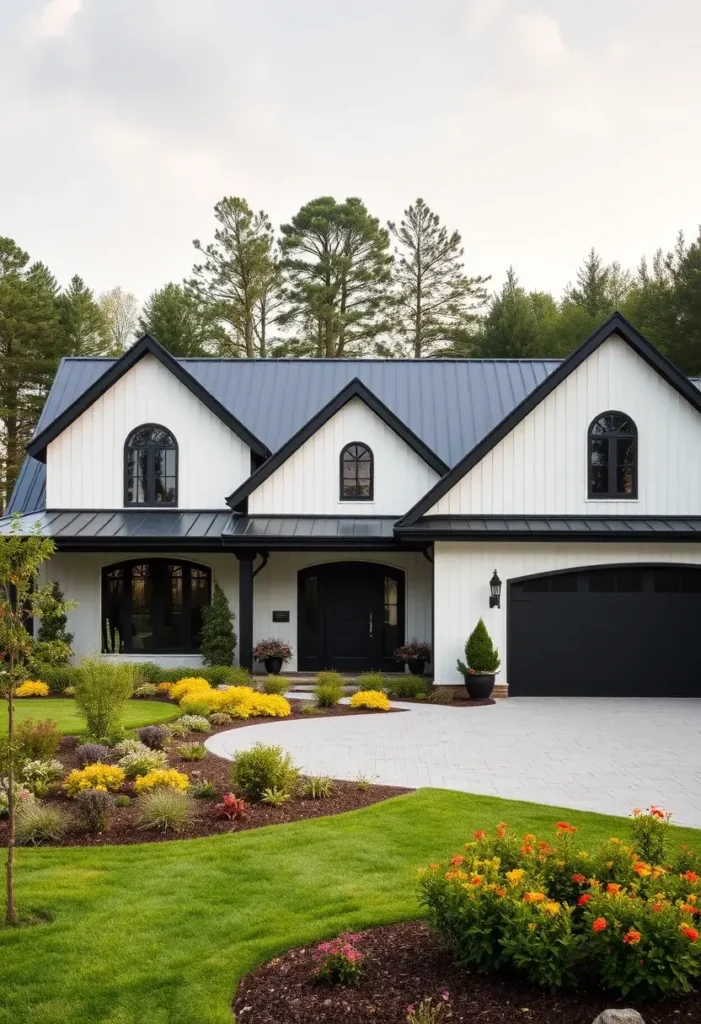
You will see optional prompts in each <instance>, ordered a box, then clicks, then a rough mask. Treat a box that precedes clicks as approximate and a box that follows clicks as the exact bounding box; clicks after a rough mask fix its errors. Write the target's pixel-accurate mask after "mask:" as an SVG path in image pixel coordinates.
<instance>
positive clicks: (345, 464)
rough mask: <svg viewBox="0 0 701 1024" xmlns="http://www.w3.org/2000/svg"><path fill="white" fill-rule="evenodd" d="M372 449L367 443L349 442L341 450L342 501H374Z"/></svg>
mask: <svg viewBox="0 0 701 1024" xmlns="http://www.w3.org/2000/svg"><path fill="white" fill-rule="evenodd" d="M373 491H374V472H373V459H372V451H371V450H370V448H368V446H367V445H366V444H359V443H358V442H357V441H354V442H353V444H347V445H346V447H345V448H344V449H343V451H342V452H341V495H340V497H341V501H372V498H373Z"/></svg>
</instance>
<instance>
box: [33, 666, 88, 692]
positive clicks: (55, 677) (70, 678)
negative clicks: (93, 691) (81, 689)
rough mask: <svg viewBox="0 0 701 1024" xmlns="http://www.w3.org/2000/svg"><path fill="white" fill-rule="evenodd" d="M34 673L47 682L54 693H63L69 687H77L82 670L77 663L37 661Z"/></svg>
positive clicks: (36, 676) (37, 677) (43, 681)
mask: <svg viewBox="0 0 701 1024" xmlns="http://www.w3.org/2000/svg"><path fill="white" fill-rule="evenodd" d="M32 674H33V675H34V676H35V678H36V679H41V681H42V683H46V685H47V686H48V687H49V689H50V690H51V692H52V693H63V692H64V691H65V690H66V689H67V688H68V687H75V685H76V683H77V681H78V680H79V679H80V677H81V674H82V673H81V670H80V669H79V668H78V667H77V666H75V665H47V664H46V663H45V662H37V663H36V664H34V665H32Z"/></svg>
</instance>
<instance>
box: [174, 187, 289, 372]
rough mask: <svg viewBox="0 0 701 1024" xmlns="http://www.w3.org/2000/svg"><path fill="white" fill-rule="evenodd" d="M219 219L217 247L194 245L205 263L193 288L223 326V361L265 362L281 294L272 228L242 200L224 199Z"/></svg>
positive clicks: (219, 205)
mask: <svg viewBox="0 0 701 1024" xmlns="http://www.w3.org/2000/svg"><path fill="white" fill-rule="evenodd" d="M214 216H215V219H216V221H217V224H218V227H217V228H216V230H215V232H214V241H213V242H211V243H210V244H209V245H206V246H203V245H202V243H201V242H200V241H199V239H195V240H194V242H193V245H194V246H195V248H196V249H197V250H198V252H200V253H202V256H203V257H204V260H203V262H202V263H201V264H197V265H196V266H195V267H194V268H193V278H192V280H191V281H190V282H189V287H190V289H191V291H192V292H193V294H194V295H196V296H197V298H198V300H199V301H200V302H201V304H202V305H203V306H204V307H205V308H206V309H207V310H208V312H209V315H210V317H211V320H212V322H214V323H216V324H217V325H218V329H219V334H218V338H219V343H218V351H219V354H220V355H230V356H245V357H248V358H252V357H254V356H261V357H265V356H266V355H267V349H266V345H267V335H268V330H269V327H270V324H271V321H272V320H273V319H274V316H275V311H276V308H277V306H278V304H279V288H280V279H279V271H278V269H277V267H276V263H275V260H274V258H273V228H272V225H271V223H270V221H269V219H268V215H267V214H266V213H265V212H264V211H263V210H259V211H258V213H254V212H253V210H251V208H250V206H249V205H248V203H247V202H246V200H245V199H240V198H238V197H237V196H230V197H224V199H221V200H220V201H219V202H218V203H217V204H216V206H215V207H214Z"/></svg>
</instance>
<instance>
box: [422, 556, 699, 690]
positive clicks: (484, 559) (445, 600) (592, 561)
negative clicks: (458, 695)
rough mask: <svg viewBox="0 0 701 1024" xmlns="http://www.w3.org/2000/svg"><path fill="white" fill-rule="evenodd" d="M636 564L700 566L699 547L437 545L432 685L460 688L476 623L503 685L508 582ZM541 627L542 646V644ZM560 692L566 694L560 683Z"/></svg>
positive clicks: (506, 673) (505, 677) (506, 672)
mask: <svg viewBox="0 0 701 1024" xmlns="http://www.w3.org/2000/svg"><path fill="white" fill-rule="evenodd" d="M631 563H632V564H639V563H652V564H655V563H663V564H665V563H667V564H669V563H676V564H683V565H687V564H688V565H701V545H699V544H684V543H678V544H677V543H675V544H660V543H657V544H654V543H652V544H650V543H645V544H643V543H633V542H628V541H627V542H625V543H620V544H616V543H610V542H607V543H603V544H598V543H594V542H591V541H587V542H582V541H580V542H579V543H577V542H572V543H566V542H563V541H556V542H551V543H547V542H536V541H509V542H498V541H495V542H493V543H482V542H480V541H471V542H469V543H467V542H462V543H461V542H460V541H445V542H444V541H437V542H436V544H435V545H434V567H435V588H434V594H435V609H434V620H435V627H434V629H435V633H434V638H435V661H436V664H435V679H436V682H437V683H462V681H463V680H462V676H461V675H460V674H459V672H458V671H457V668H456V661H457V659H458V658H461V659H462V660H463V661H464V658H465V653H464V647H465V641H466V640H467V638H468V636H469V635H470V633H471V632H472V630H473V629H474V627H475V625H476V624H477V621H478V620H479V619H480V618H482V619H484V622H485V625H486V627H487V629H488V630H489V633H490V635H491V637H492V640H493V641H494V644H495V646H496V647H497V648H498V649H499V655H500V657H501V668H500V671H499V675H498V676H497V682H500V683H508V682H509V664H508V650H507V624H508V582H509V580H515V579H519V578H520V577H522V576H534V575H537V574H539V573H549V572H555V571H556V570H563V569H584V568H587V567H590V566H595V565H596V566H602V565H622V564H623V565H625V564H631ZM495 569H496V570H497V572H498V573H499V576H500V578H501V580H502V592H501V608H490V607H489V580H490V579H491V576H492V573H493V572H494V570H495ZM547 630H548V624H547V622H544V623H543V642H544V643H547ZM562 685H563V689H562V692H563V694H565V693H566V692H567V680H566V679H563V683H562Z"/></svg>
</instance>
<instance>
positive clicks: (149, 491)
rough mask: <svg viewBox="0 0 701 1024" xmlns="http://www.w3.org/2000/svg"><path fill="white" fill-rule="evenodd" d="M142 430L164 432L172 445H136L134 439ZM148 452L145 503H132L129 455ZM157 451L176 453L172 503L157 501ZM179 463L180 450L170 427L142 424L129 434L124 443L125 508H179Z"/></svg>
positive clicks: (151, 442) (153, 443)
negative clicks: (133, 452)
mask: <svg viewBox="0 0 701 1024" xmlns="http://www.w3.org/2000/svg"><path fill="white" fill-rule="evenodd" d="M142 430H162V431H163V432H164V433H165V434H168V436H169V437H170V438H171V440H172V442H173V443H172V445H166V444H161V443H158V442H156V441H149V442H147V443H146V444H138V445H137V444H134V443H133V441H134V438H135V437H136V435H137V434H138V433H139V432H140V431H142ZM144 449H145V450H146V479H145V485H144V501H130V500H129V480H130V472H129V453H130V452H132V451H142V450H144ZM157 451H174V452H175V496H174V498H173V500H172V501H156V452H157ZM179 463H180V451H179V448H178V441H177V438H176V436H175V434H174V433H173V431H172V430H170V429H169V428H168V427H164V426H163V424H162V423H141V424H140V425H139V426H138V427H135V428H134V429H133V430H131V431H130V432H129V435H128V437H127V439H126V441H125V442H124V507H125V508H177V505H178V485H179Z"/></svg>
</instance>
